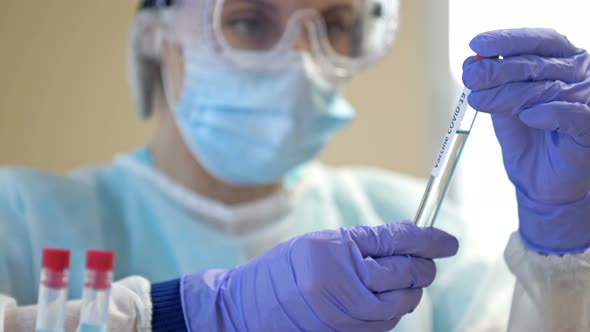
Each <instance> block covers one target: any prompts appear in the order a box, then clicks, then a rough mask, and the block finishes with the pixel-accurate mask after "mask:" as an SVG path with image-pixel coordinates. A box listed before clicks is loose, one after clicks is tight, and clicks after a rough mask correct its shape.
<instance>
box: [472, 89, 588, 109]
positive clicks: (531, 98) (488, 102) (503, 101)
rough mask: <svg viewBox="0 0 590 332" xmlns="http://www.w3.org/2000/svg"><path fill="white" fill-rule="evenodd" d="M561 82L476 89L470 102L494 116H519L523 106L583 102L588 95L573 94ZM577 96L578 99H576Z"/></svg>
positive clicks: (475, 107) (476, 107)
mask: <svg viewBox="0 0 590 332" xmlns="http://www.w3.org/2000/svg"><path fill="white" fill-rule="evenodd" d="M570 91H571V88H570V86H569V85H567V84H566V83H563V82H561V81H541V82H518V83H508V84H505V85H502V86H499V87H496V88H493V89H488V90H480V91H473V92H471V94H470V95H469V98H468V100H469V105H471V107H473V108H474V109H476V110H477V111H480V112H484V113H489V114H492V115H513V116H516V115H518V113H520V112H521V111H522V110H523V109H525V108H529V107H532V106H534V105H537V104H543V103H547V102H551V101H554V100H567V101H570V102H584V99H587V98H588V96H585V95H584V94H572V93H570ZM576 99H578V100H576Z"/></svg>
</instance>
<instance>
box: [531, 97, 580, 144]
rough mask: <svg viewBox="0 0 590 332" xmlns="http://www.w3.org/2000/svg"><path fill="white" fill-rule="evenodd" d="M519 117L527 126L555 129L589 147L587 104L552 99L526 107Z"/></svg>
mask: <svg viewBox="0 0 590 332" xmlns="http://www.w3.org/2000/svg"><path fill="white" fill-rule="evenodd" d="M519 117H520V119H521V120H522V122H524V123H525V124H526V125H527V126H529V127H532V128H536V129H541V130H549V131H557V132H559V133H561V134H566V135H569V136H571V138H572V139H573V140H574V141H575V142H576V143H578V144H580V145H582V146H584V147H590V107H588V105H585V104H581V103H568V102H563V101H554V102H549V103H545V104H539V105H535V106H532V107H530V108H527V109H525V110H523V111H522V112H521V113H520V115H519Z"/></svg>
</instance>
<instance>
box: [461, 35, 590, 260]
mask: <svg viewBox="0 0 590 332" xmlns="http://www.w3.org/2000/svg"><path fill="white" fill-rule="evenodd" d="M470 46H471V48H472V49H473V51H475V52H476V53H477V54H479V55H482V56H486V57H490V56H498V55H499V56H502V57H503V59H494V60H490V59H484V60H482V61H475V58H473V57H471V58H469V59H467V60H466V61H465V64H464V66H463V71H464V72H463V81H464V83H465V86H466V87H468V88H469V89H471V90H472V93H471V95H470V97H469V103H470V104H471V106H473V108H475V109H476V110H478V111H481V112H485V113H490V114H491V115H492V120H493V123H494V129H495V131H496V136H497V137H498V140H499V142H500V145H501V146H502V154H503V159H504V165H505V168H506V171H507V173H508V176H509V178H510V180H511V181H512V182H513V183H514V185H515V187H516V192H517V199H518V206H519V219H520V228H519V231H520V234H521V238H522V239H523V241H524V242H525V243H526V244H527V245H528V246H529V247H530V248H532V249H534V250H537V251H539V252H541V253H546V254H565V253H577V252H582V251H585V250H586V249H588V248H590V106H589V105H590V56H589V55H588V53H587V52H586V51H584V50H582V49H579V48H577V47H575V46H574V45H572V44H571V43H570V42H569V40H568V39H567V38H566V37H565V36H563V35H561V34H559V33H557V32H556V31H554V30H551V29H514V30H499V31H491V32H486V33H482V34H480V35H478V36H476V37H475V38H474V39H473V40H472V41H471V44H470Z"/></svg>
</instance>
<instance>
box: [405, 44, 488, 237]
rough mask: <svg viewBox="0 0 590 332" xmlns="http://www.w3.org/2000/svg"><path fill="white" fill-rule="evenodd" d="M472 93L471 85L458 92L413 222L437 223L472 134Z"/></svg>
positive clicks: (430, 224)
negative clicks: (470, 101) (456, 100)
mask: <svg viewBox="0 0 590 332" xmlns="http://www.w3.org/2000/svg"><path fill="white" fill-rule="evenodd" d="M476 59H477V60H478V61H479V60H481V59H488V58H486V57H481V56H479V55H478V56H476ZM470 93H471V91H470V90H469V89H467V88H464V89H463V92H461V95H460V96H459V101H458V102H457V106H456V107H455V109H454V110H453V115H452V117H451V122H450V124H449V127H448V129H447V132H446V133H445V137H444V139H443V142H442V145H441V148H440V150H439V151H438V154H437V155H436V158H435V160H434V167H433V168H432V173H431V175H430V179H429V180H428V185H427V186H426V190H425V191H424V196H423V197H422V201H421V202H420V206H419V207H418V212H417V213H416V217H415V218H414V224H415V225H416V226H418V227H432V226H433V225H434V222H435V220H436V217H437V216H438V212H439V211H440V207H441V206H442V202H443V200H444V198H445V195H446V193H447V191H448V189H449V184H450V183H451V178H452V177H453V174H454V173H455V168H456V167H457V163H458V162H459V158H460V157H461V153H462V152H463V148H464V147H465V143H466V142H467V138H469V134H470V133H471V129H472V128H473V124H474V123H475V119H476V118H477V111H476V110H474V109H473V108H471V107H469V104H468V102H467V98H468V97H469V94H470Z"/></svg>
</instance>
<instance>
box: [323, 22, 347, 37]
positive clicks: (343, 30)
mask: <svg viewBox="0 0 590 332" xmlns="http://www.w3.org/2000/svg"><path fill="white" fill-rule="evenodd" d="M353 29H354V24H351V23H349V22H339V21H327V22H326V32H327V33H328V36H330V37H332V36H339V35H342V34H345V35H350V34H351V33H352V30H353Z"/></svg>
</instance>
